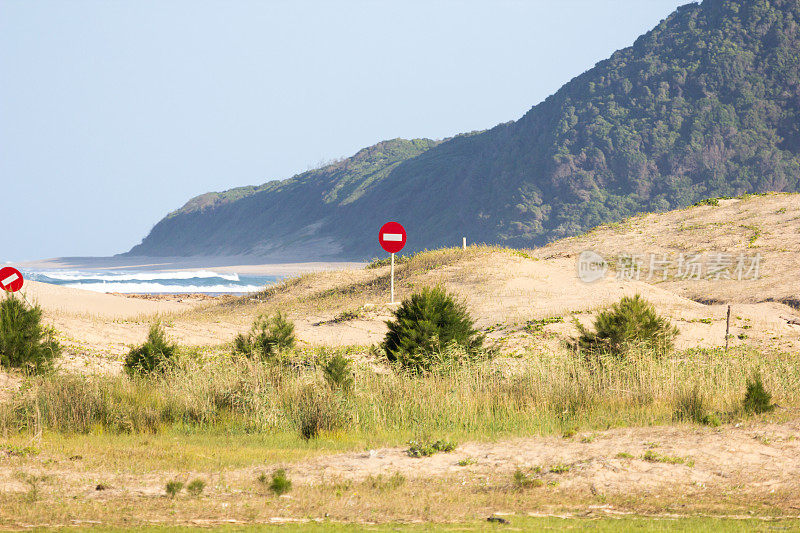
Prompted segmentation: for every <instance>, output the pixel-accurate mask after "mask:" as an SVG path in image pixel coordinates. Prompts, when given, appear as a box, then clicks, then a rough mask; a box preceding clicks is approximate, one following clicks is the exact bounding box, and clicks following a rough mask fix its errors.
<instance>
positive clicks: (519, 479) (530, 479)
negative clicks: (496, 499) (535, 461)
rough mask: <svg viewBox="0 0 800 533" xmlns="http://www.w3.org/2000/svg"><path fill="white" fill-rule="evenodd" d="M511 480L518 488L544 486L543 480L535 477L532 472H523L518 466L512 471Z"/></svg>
mask: <svg viewBox="0 0 800 533" xmlns="http://www.w3.org/2000/svg"><path fill="white" fill-rule="evenodd" d="M513 480H514V487H515V488H516V489H518V490H522V489H530V488H534V487H543V486H544V481H542V480H541V479H539V478H538V477H536V475H535V474H534V473H529V472H525V471H524V470H522V469H519V468H517V470H516V471H514V477H513Z"/></svg>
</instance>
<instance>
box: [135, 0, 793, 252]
mask: <svg viewBox="0 0 800 533" xmlns="http://www.w3.org/2000/svg"><path fill="white" fill-rule="evenodd" d="M798 22H800V0H771V1H767V0H747V1H745V0H725V1H723V0H706V1H704V2H703V3H702V4H701V5H698V4H689V5H687V6H683V7H681V8H679V9H678V10H677V11H676V12H674V13H673V14H672V15H670V16H669V17H668V18H667V19H666V20H664V21H662V22H661V23H660V24H659V25H658V26H657V27H656V28H654V29H653V30H652V31H650V32H648V33H647V34H646V35H643V36H642V37H640V38H639V39H637V41H636V42H635V43H634V44H633V46H631V47H629V48H626V49H624V50H620V51H618V52H616V53H614V54H613V55H612V56H611V58H609V59H607V60H605V61H602V62H600V63H598V64H597V65H596V66H595V67H594V68H593V69H591V70H589V71H588V72H586V73H584V74H582V75H581V76H579V77H577V78H575V79H574V80H572V81H570V82H569V83H567V84H566V85H564V86H563V87H562V88H561V89H560V90H559V91H558V92H557V93H556V94H554V95H552V96H551V97H549V98H548V99H547V100H545V101H544V102H542V103H540V104H539V105H537V106H535V107H533V108H532V109H531V110H530V111H529V112H528V113H526V114H525V115H524V116H523V117H522V118H520V119H519V120H518V121H516V122H511V123H507V124H502V125H499V126H497V127H495V128H492V129H490V130H487V131H484V132H481V133H475V134H469V135H461V136H457V137H454V138H452V139H450V140H447V141H445V142H442V143H438V144H437V143H434V142H433V141H425V140H417V141H401V140H395V141H388V142H386V143H380V144H378V145H376V146H374V147H371V148H368V149H365V150H362V151H361V152H359V153H358V154H356V155H355V156H353V157H352V158H350V159H346V160H344V161H341V162H339V163H336V164H335V165H331V166H330V167H325V168H323V169H319V170H317V171H312V172H307V173H305V174H301V175H299V176H296V177H294V178H292V179H290V180H287V181H282V182H271V183H268V184H266V185H264V186H262V187H258V188H244V189H234V190H232V191H228V192H226V193H222V194H212V195H204V196H201V197H199V198H196V199H194V200H192V201H191V202H189V204H187V205H186V206H185V207H184V208H183V209H181V210H180V211H177V212H175V213H173V214H171V215H170V216H169V217H167V218H166V219H164V220H162V221H161V222H159V224H158V225H156V226H155V227H154V229H153V231H152V232H151V233H150V235H148V237H147V238H146V239H145V240H144V241H143V243H142V244H141V245H139V246H137V247H135V248H134V249H133V250H132V251H131V253H134V254H141V255H191V254H200V253H213V254H225V253H263V252H270V253H271V251H273V252H277V251H280V250H283V251H286V252H287V253H291V250H293V249H295V247H296V246H299V245H301V244H302V243H304V242H305V243H316V244H318V245H319V247H318V250H319V251H320V252H323V251H325V252H326V253H329V254H331V256H336V257H348V258H364V257H370V256H374V255H376V254H377V253H378V252H379V248H377V241H376V232H377V228H378V227H379V226H380V225H381V223H382V222H384V221H386V220H390V219H394V220H397V221H399V222H402V223H403V224H404V225H405V226H406V228H407V229H408V231H409V240H408V248H409V249H421V248H426V247H427V248H430V247H435V246H440V245H444V244H455V243H458V242H459V241H460V238H461V236H462V235H464V236H467V237H468V238H469V240H470V241H471V242H476V241H478V242H481V241H482V242H491V243H502V244H507V245H514V246H532V245H539V244H543V243H546V242H548V241H550V240H553V239H556V238H560V237H564V236H568V235H574V234H576V233H580V232H582V231H585V230H587V229H589V228H591V227H594V226H596V225H598V224H601V223H607V222H613V221H616V220H620V219H622V218H624V217H627V216H629V215H632V214H635V213H637V212H642V211H662V210H667V209H672V208H676V207H682V206H686V205H689V204H692V203H694V202H697V201H698V200H701V199H703V198H707V197H714V196H735V195H740V194H743V193H748V192H766V191H800V178H799V177H800V121H799V120H798V118H799V117H798V112H800V76H799V75H798V69H799V68H800V59H798V58H800V26H798ZM527 53H530V51H524V50H520V51H519V54H520V57H521V58H523V57H524V56H525V55H526V54H527ZM555 53H557V51H556V52H555ZM209 227H214V228H216V229H215V230H214V231H208V228H209ZM220 228H224V229H220ZM323 243H324V244H325V246H322V244H323Z"/></svg>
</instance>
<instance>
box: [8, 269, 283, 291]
mask: <svg viewBox="0 0 800 533" xmlns="http://www.w3.org/2000/svg"><path fill="white" fill-rule="evenodd" d="M22 274H23V276H24V277H25V279H29V280H33V281H40V282H42V283H51V284H53V285H61V286H63V287H72V288H75V289H84V290H89V291H96V292H118V293H125V294H183V293H202V294H209V295H220V294H247V293H252V292H257V291H260V290H262V289H263V288H264V287H265V286H267V285H270V284H272V283H274V282H275V281H277V280H278V279H280V277H279V276H257V275H240V274H236V273H228V272H225V273H221V272H214V271H211V270H185V271H175V272H164V271H146V270H137V271H125V270H102V271H89V270H22Z"/></svg>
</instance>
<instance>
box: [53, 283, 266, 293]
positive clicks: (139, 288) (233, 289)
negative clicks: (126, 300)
mask: <svg viewBox="0 0 800 533" xmlns="http://www.w3.org/2000/svg"><path fill="white" fill-rule="evenodd" d="M62 286H63V287H72V288H75V289H84V290H87V291H94V292H120V293H124V294H148V293H172V294H175V293H179V294H180V293H195V292H197V293H249V292H257V291H260V290H262V289H263V288H264V286H263V285H234V284H225V285H165V284H162V283H152V282H149V283H148V282H141V283H129V282H128V283H80V282H78V283H65V284H64V285H62Z"/></svg>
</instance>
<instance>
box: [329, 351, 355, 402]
mask: <svg viewBox="0 0 800 533" xmlns="http://www.w3.org/2000/svg"><path fill="white" fill-rule="evenodd" d="M322 375H323V376H325V381H327V382H328V385H330V387H331V388H332V389H339V390H341V391H342V392H350V390H352V388H353V382H354V380H353V369H352V368H351V365H350V360H349V359H348V358H347V357H345V356H344V355H342V354H340V353H337V354H336V355H334V356H332V357H328V358H327V359H326V360H325V362H324V364H323V365H322Z"/></svg>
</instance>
